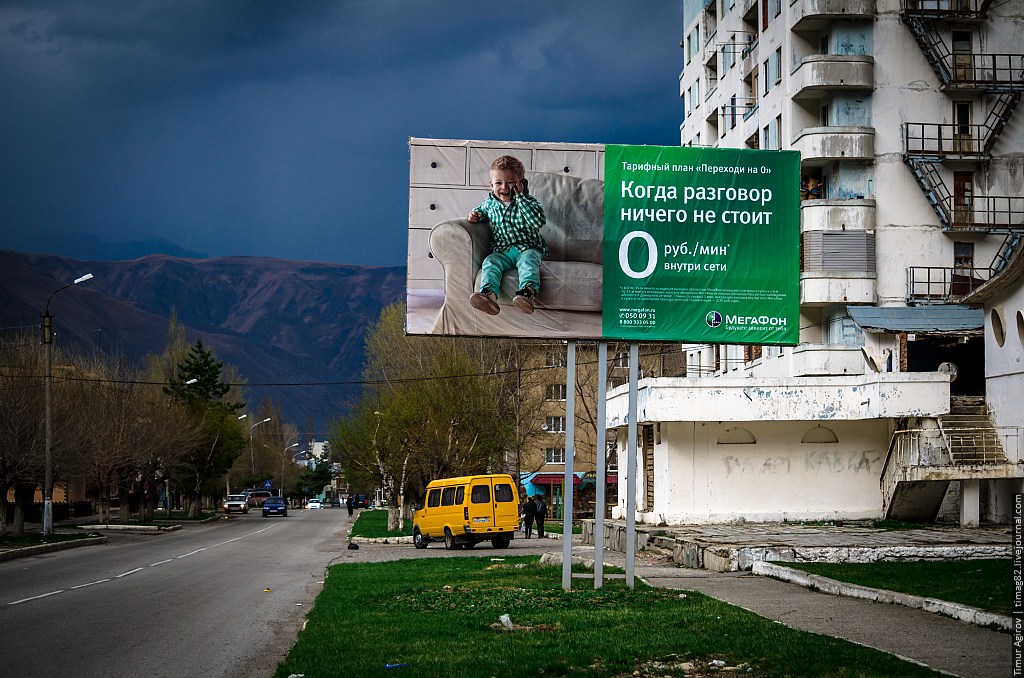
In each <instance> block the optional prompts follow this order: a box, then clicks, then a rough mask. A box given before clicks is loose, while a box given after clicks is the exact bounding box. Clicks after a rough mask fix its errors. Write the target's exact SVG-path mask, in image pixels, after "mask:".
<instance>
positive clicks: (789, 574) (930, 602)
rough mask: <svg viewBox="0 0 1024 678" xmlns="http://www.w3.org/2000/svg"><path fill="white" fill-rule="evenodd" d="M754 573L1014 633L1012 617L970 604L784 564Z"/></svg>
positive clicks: (765, 565) (757, 567)
mask: <svg viewBox="0 0 1024 678" xmlns="http://www.w3.org/2000/svg"><path fill="white" fill-rule="evenodd" d="M752 572H753V573H754V574H757V575H761V576H764V577H773V578H775V579H781V580H782V581H786V582H790V583H792V584H797V585H799V586H803V587H804V588H808V589H816V590H818V591H821V592H823V593H831V594H832V595H836V596H847V597H850V598H860V599H862V600H870V601H872V602H876V603H888V604H890V605H903V606H905V607H911V608H914V609H918V610H924V611H925V612H932V613H935V614H941V615H945V616H947V617H952V618H953V619H958V620H960V621H962V622H967V623H968V624H975V625H977V626H995V627H997V628H999V629H1001V630H1003V631H1012V630H1013V620H1012V619H1011V618H1010V617H1006V616H1004V615H1000V614H994V613H992V612H986V611H985V610H980V609H978V608H976V607H971V606H969V605H962V604H960V603H951V602H949V601H946V600H938V599H936V598H923V597H921V596H914V595H911V594H909V593H897V592H895V591H886V590H884V589H875V588H871V587H870V586H861V585H859V584H848V583H846V582H841V581H836V580H835V579H829V578H828V577H822V576H821V575H817V574H808V573H807V572H803V571H801V570H795V569H793V568H789V567H784V566H782V565H777V564H775V563H769V562H766V561H757V562H755V563H754V564H753V567H752Z"/></svg>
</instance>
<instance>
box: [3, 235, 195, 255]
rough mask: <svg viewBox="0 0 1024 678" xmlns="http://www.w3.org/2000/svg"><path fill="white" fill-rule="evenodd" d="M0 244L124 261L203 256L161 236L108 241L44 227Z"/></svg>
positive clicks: (30, 249)
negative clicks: (45, 229) (148, 238)
mask: <svg viewBox="0 0 1024 678" xmlns="http://www.w3.org/2000/svg"><path fill="white" fill-rule="evenodd" d="M8 240H9V242H6V243H3V245H0V247H2V246H7V247H10V248H11V249H18V250H21V251H25V252H50V253H54V254H57V255H58V256H63V257H72V258H74V259H84V260H88V261H92V260H96V261H127V260H129V259H138V258H140V257H144V256H146V255H149V254H153V253H154V252H159V253H160V254H167V255H169V256H172V257H185V258H186V259H205V258H206V257H207V255H206V254H205V253H203V252H194V251H192V250H187V249H185V248H184V247H182V246H180V245H178V244H177V243H173V242H171V241H169V240H164V239H162V238H156V239H150V240H131V241H128V242H110V241H107V240H100V239H99V238H97V237H96V236H94V235H92V234H91V233H82V232H73V233H68V232H60V231H45V232H42V233H29V234H24V235H22V236H21V237H18V235H17V234H13V235H11V236H10V237H9V238H8Z"/></svg>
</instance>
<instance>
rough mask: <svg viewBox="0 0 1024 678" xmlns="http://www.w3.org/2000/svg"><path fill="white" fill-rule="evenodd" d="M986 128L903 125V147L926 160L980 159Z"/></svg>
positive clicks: (909, 123)
mask: <svg viewBox="0 0 1024 678" xmlns="http://www.w3.org/2000/svg"><path fill="white" fill-rule="evenodd" d="M987 132H988V128H986V127H984V126H983V125H960V124H936V123H925V122H906V123H903V147H904V148H905V149H906V152H907V153H908V154H910V155H914V156H919V157H928V158H936V159H942V158H981V157H985V156H986V155H987V154H986V153H985V150H984V145H985V136H986V133H987Z"/></svg>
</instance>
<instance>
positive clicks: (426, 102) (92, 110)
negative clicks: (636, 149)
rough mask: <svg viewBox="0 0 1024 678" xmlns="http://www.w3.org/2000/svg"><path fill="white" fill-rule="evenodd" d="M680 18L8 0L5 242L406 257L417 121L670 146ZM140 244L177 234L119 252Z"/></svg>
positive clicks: (650, 1) (661, 5) (434, 7)
mask: <svg viewBox="0 0 1024 678" xmlns="http://www.w3.org/2000/svg"><path fill="white" fill-rule="evenodd" d="M681 21H682V2H679V1H678V0H573V1H565V2H557V1H554V0H545V1H536V2H535V1H531V0H517V1H511V2H501V3H498V2H485V1H483V0H466V1H462V0H459V1H441V0H437V1H434V2H428V1H426V0H339V1H337V2H326V1H313V0H310V1H301V0H287V1H285V0H280V1H278V0H273V1H272V0H206V1H203V0H52V1H49V2H46V1H42V0H38V1H30V0H26V1H23V2H18V1H7V0H0V248H6V249H16V250H22V251H45V252H53V253H57V254H65V255H68V256H78V257H80V258H88V257H84V256H83V253H85V252H88V253H89V254H91V255H93V256H98V255H100V254H102V255H104V256H106V257H110V258H117V257H118V256H119V255H123V253H125V252H130V253H131V254H132V255H133V256H134V255H137V254H139V253H140V251H139V250H140V247H141V248H142V249H143V250H145V251H148V252H153V251H164V252H169V253H173V254H177V253H182V252H191V253H195V254H201V255H208V256H221V255H243V256H272V257H281V258H286V259H310V260H316V261H331V262H337V263H345V264H359V265H402V264H404V262H405V255H406V239H405V238H406V225H407V221H408V182H409V154H408V146H407V139H408V138H409V137H410V136H415V137H437V138H455V139H500V140H520V141H566V142H569V141H571V142H602V143H626V144H660V145H676V144H678V138H679V134H678V129H679V122H680V105H679V98H678V75H679V70H680V67H681V50H680V49H679V37H680V33H681V26H680V24H681ZM138 241H163V242H162V243H150V244H146V245H143V246H139V245H134V246H132V247H130V248H126V247H124V246H121V247H118V245H119V244H121V245H123V243H128V242H138ZM87 245H88V247H87ZM142 253H145V252H142Z"/></svg>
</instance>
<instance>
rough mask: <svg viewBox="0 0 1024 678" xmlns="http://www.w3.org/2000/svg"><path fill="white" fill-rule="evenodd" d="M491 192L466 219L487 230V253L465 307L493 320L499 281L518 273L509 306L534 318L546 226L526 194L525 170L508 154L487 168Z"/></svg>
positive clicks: (537, 206) (533, 200)
mask: <svg viewBox="0 0 1024 678" xmlns="http://www.w3.org/2000/svg"><path fill="white" fill-rule="evenodd" d="M488 185H489V186H490V187H491V192H490V194H489V195H488V196H487V199H486V200H484V201H483V202H482V203H481V204H480V206H479V207H477V208H476V209H475V210H473V211H472V212H470V213H469V217H468V218H469V220H470V221H472V222H474V223H476V222H479V221H486V222H489V223H490V225H491V253H490V254H488V255H487V256H486V257H485V258H484V263H483V276H482V280H481V282H480V291H479V292H475V293H474V294H473V295H472V296H471V297H470V298H469V302H470V303H471V304H472V305H473V308H475V309H477V310H479V311H483V312H484V313H488V314H490V315H498V313H499V312H500V310H501V309H500V308H499V306H498V291H499V290H500V289H501V276H502V274H503V273H504V272H505V271H507V270H508V269H510V268H513V267H514V268H516V269H518V271H519V288H520V289H519V291H518V292H516V294H515V297H513V299H512V303H513V304H514V305H515V307H516V308H517V309H519V310H520V311H522V312H523V313H533V300H534V298H535V297H536V296H537V293H538V292H539V291H540V262H541V260H542V259H543V258H544V255H546V254H547V253H548V246H547V243H545V242H544V238H543V237H542V236H541V234H540V228H541V226H543V225H544V224H545V222H546V219H545V218H544V208H543V207H541V204H540V202H539V201H538V200H537V199H536V198H535V197H533V196H532V195H530V194H529V192H528V191H527V187H526V168H525V167H523V163H521V162H520V161H519V160H518V159H516V158H513V157H512V156H511V155H503V156H501V157H500V158H498V159H497V160H495V161H494V162H492V163H491V180H490V182H489V183H488Z"/></svg>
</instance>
